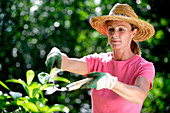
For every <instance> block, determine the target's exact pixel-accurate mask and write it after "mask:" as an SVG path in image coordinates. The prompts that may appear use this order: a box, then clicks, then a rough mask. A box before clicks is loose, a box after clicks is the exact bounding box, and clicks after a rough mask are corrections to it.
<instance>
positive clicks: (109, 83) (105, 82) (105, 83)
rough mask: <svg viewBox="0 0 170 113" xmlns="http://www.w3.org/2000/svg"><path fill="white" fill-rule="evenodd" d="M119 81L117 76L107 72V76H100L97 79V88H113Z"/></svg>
mask: <svg viewBox="0 0 170 113" xmlns="http://www.w3.org/2000/svg"><path fill="white" fill-rule="evenodd" d="M116 82H117V77H114V76H112V75H110V74H109V73H106V75H105V76H103V77H102V78H100V79H99V80H98V81H97V88H96V89H97V90H99V89H103V88H107V89H112V88H113V87H114V86H115V84H116Z"/></svg>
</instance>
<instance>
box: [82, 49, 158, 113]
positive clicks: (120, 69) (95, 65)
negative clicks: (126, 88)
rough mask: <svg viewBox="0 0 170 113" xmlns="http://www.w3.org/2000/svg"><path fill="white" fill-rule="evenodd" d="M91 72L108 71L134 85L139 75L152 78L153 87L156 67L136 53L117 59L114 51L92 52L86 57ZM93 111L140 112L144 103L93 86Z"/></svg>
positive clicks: (124, 81)
mask: <svg viewBox="0 0 170 113" xmlns="http://www.w3.org/2000/svg"><path fill="white" fill-rule="evenodd" d="M84 58H85V60H86V62H87V64H88V69H89V72H94V71H98V72H107V73H109V74H111V75H112V76H116V77H118V81H120V82H123V83H125V84H128V85H134V84H135V80H136V78H137V77H138V76H142V77H145V78H147V79H149V80H150V82H151V85H150V89H151V88H152V84H153V79H154V76H155V69H154V66H153V64H152V63H151V62H148V61H146V60H144V59H143V58H142V57H140V56H138V55H135V56H134V57H132V58H130V59H128V60H125V61H115V60H114V59H113V57H112V53H111V52H109V53H100V54H96V53H95V54H92V55H88V56H85V57H84ZM91 97H92V112H93V113H140V111H141V108H142V105H143V104H141V105H139V104H134V103H131V102H129V101H127V100H125V99H124V98H122V97H120V96H119V95H118V94H116V93H114V92H113V91H112V90H109V89H101V90H96V89H94V88H92V90H91Z"/></svg>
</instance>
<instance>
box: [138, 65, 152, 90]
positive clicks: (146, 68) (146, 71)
mask: <svg viewBox="0 0 170 113" xmlns="http://www.w3.org/2000/svg"><path fill="white" fill-rule="evenodd" d="M139 76H141V77H145V78H147V79H149V80H150V82H151V84H150V89H152V86H153V80H154V77H155V68H154V65H153V63H151V62H145V63H143V64H142V65H141V67H140V70H139Z"/></svg>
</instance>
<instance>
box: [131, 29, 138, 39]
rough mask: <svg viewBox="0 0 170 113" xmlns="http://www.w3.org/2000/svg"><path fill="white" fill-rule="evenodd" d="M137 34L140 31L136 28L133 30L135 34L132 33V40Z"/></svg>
mask: <svg viewBox="0 0 170 113" xmlns="http://www.w3.org/2000/svg"><path fill="white" fill-rule="evenodd" d="M137 32H138V29H136V28H135V29H134V30H133V32H132V38H133V37H135V35H136V34H137Z"/></svg>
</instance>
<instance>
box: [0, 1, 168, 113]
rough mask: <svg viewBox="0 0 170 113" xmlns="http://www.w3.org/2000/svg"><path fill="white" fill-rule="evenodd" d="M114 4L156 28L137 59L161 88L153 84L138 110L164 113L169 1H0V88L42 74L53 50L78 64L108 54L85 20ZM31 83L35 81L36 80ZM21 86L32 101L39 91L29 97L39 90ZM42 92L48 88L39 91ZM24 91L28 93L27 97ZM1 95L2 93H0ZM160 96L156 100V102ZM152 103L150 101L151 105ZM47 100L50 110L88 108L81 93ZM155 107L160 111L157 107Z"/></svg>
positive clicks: (87, 98)
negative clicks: (28, 75) (30, 74)
mask: <svg viewBox="0 0 170 113" xmlns="http://www.w3.org/2000/svg"><path fill="white" fill-rule="evenodd" d="M117 2H119V3H128V4H129V5H130V6H132V8H133V9H134V10H135V12H136V14H137V15H138V16H139V18H140V19H142V20H145V21H148V22H150V23H151V24H152V25H153V26H154V28H155V31H156V32H155V35H154V36H153V37H152V38H150V39H149V40H147V41H144V42H141V43H139V44H140V46H141V51H142V57H143V58H145V59H146V60H148V61H151V62H153V64H154V66H155V70H156V78H155V81H159V79H160V80H161V81H163V82H161V84H162V85H161V86H162V87H158V86H157V84H158V83H159V82H154V85H153V89H151V90H150V92H149V96H148V98H147V100H146V101H145V103H147V104H145V103H144V106H143V110H144V112H151V110H154V111H152V113H154V112H157V111H159V112H168V110H169V108H170V107H169V100H170V99H169V97H168V96H163V97H162V96H161V95H169V92H170V91H169V90H168V88H169V84H168V83H169V78H170V77H169V65H168V64H169V57H170V53H169V43H168V42H169V37H170V33H169V32H170V27H169V26H170V18H169V15H170V14H169V11H168V10H167V8H168V7H169V4H170V1H169V0H167V1H165V0H161V1H160V0H135V1H133V0H112V1H110V0H1V2H0V75H1V76H0V80H1V81H2V82H4V81H5V80H7V79H12V80H13V78H21V80H24V79H25V76H23V75H24V74H25V72H26V71H27V70H30V69H32V70H37V71H36V72H35V75H37V73H40V72H42V71H43V70H45V69H46V67H45V65H44V62H45V58H46V56H47V54H48V53H49V51H50V50H51V48H52V47H54V46H56V47H58V48H59V49H60V50H61V51H62V52H64V53H66V54H67V55H68V56H69V57H73V58H74V57H78V58H81V57H83V56H85V55H88V54H91V53H94V52H97V53H99V52H107V51H111V49H110V48H109V47H108V46H106V45H107V41H108V40H107V37H106V36H104V35H101V34H100V33H99V32H97V31H95V30H94V29H93V28H92V27H91V26H90V24H89V19H90V17H93V16H100V15H107V14H108V13H109V11H110V9H111V8H112V6H113V5H114V4H115V3H117ZM59 75H62V76H63V77H67V78H68V79H69V80H70V81H76V80H79V79H82V77H81V76H77V75H75V74H72V73H68V72H61V73H59ZM34 79H35V81H37V80H38V78H36V77H35V78H34ZM21 80H16V81H15V82H17V83H20V84H22V86H23V87H24V89H25V90H26V93H27V95H32V96H35V94H36V91H38V88H37V90H36V88H35V89H34V91H33V90H32V89H31V86H32V87H33V86H37V87H39V85H37V83H33V84H32V83H30V81H31V79H30V80H28V81H26V83H25V84H26V85H24V83H23V81H21ZM2 82H0V84H1V85H2ZM29 83H30V84H29ZM28 84H29V85H30V86H28ZM62 84H64V83H61V85H62ZM6 85H7V86H9V87H10V91H13V89H15V91H17V92H21V93H22V94H24V93H25V91H24V90H23V88H22V87H20V85H17V86H16V85H13V84H11V83H9V82H7V83H6ZM41 85H42V84H41ZM159 85H160V84H159ZM26 86H27V87H26ZM46 86H47V87H48V85H43V87H46ZM28 87H29V88H30V89H31V90H32V92H29V91H28ZM0 89H2V90H4V91H6V88H4V87H2V88H1V87H0ZM7 89H8V88H7ZM169 89H170V88H169ZM156 92H158V93H156ZM160 92H161V93H160ZM159 94H161V95H160V96H158V95H159ZM56 95H57V98H56ZM151 95H153V96H151ZM154 96H155V97H154ZM151 97H154V99H153V100H151ZM2 98H6V99H7V98H8V97H6V96H2ZM46 98H48V101H49V103H50V104H52V105H54V104H55V103H56V102H57V103H60V104H64V105H67V106H68V107H69V108H70V109H71V111H72V112H82V111H87V112H88V111H90V108H91V106H90V105H91V98H90V95H89V93H88V91H85V90H76V91H74V92H67V93H66V92H57V93H55V94H53V95H51V96H50V97H46ZM156 99H157V100H156ZM2 103H3V102H2ZM148 103H149V104H148ZM0 104H1V103H0ZM5 104H8V103H5ZM158 104H160V106H161V107H158ZM8 105H9V104H8ZM45 108H46V107H44V109H45ZM155 109H156V110H155Z"/></svg>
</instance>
